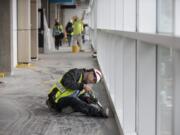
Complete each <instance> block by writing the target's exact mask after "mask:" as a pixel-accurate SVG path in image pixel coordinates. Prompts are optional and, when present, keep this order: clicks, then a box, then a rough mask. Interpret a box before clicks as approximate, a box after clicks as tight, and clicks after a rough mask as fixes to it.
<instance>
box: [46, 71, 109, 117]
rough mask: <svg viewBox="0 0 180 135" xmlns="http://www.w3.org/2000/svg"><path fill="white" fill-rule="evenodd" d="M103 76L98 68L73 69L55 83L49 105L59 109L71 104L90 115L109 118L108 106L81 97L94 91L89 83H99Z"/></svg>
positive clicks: (73, 107) (49, 96)
mask: <svg viewBox="0 0 180 135" xmlns="http://www.w3.org/2000/svg"><path fill="white" fill-rule="evenodd" d="M101 78H102V74H101V72H100V71H99V70H97V69H77V68H75V69H71V70H69V71H68V72H67V73H65V74H64V76H63V77H62V79H61V80H59V81H58V82H57V83H56V84H54V85H53V87H52V88H51V90H50V91H49V94H48V100H47V105H48V106H49V107H51V108H53V109H55V110H57V111H61V110H62V109H64V108H66V107H69V106H70V107H71V108H72V109H73V110H74V111H76V112H81V113H84V114H86V115H88V116H96V117H104V118H107V117H108V115H109V109H108V108H106V109H103V108H102V107H95V106H94V105H91V104H89V103H88V102H86V101H85V100H84V98H81V96H82V95H83V94H85V93H90V92H92V91H93V90H92V88H91V87H90V86H89V85H88V84H95V83H98V82H99V81H100V79H101Z"/></svg>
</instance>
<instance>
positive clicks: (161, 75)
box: [157, 47, 173, 135]
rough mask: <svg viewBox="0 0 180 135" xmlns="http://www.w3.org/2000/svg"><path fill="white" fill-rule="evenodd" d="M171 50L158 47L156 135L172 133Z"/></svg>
mask: <svg viewBox="0 0 180 135" xmlns="http://www.w3.org/2000/svg"><path fill="white" fill-rule="evenodd" d="M172 53H173V50H172V49H170V48H164V47H158V58H157V59H158V69H157V78H158V82H157V92H158V97H157V102H158V105H157V125H158V128H157V135H172V112H173V66H172V65H173V60H172V58H173V56H172Z"/></svg>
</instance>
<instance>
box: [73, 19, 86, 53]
mask: <svg viewBox="0 0 180 135" xmlns="http://www.w3.org/2000/svg"><path fill="white" fill-rule="evenodd" d="M73 19H74V20H73V45H78V46H79V47H80V51H82V52H83V51H84V50H83V49H82V45H83V43H82V32H83V22H82V20H81V19H79V18H78V17H77V16H74V17H73Z"/></svg>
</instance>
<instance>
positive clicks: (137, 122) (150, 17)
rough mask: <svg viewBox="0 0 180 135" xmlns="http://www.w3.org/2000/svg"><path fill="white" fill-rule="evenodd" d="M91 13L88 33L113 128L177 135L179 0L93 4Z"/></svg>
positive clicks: (100, 0) (129, 134) (141, 134)
mask: <svg viewBox="0 0 180 135" xmlns="http://www.w3.org/2000/svg"><path fill="white" fill-rule="evenodd" d="M91 9H92V10H91V12H90V14H89V15H90V17H89V18H90V20H89V22H91V24H90V27H91V30H92V33H91V34H92V35H94V31H96V32H97V35H96V43H97V44H96V46H97V59H98V62H99V66H100V68H101V71H102V73H103V76H104V80H105V85H106V87H107V93H108V95H109V99H110V101H111V104H112V107H113V108H114V109H113V110H114V114H115V117H116V120H117V124H118V125H119V129H121V130H122V131H123V133H124V135H179V134H180V128H178V125H179V124H180V116H179V114H180V106H179V102H180V101H179V99H180V98H179V97H180V91H179V89H180V83H179V78H180V70H179V69H180V61H179V59H180V37H179V35H180V34H179V33H180V29H179V28H180V23H179V22H180V18H179V15H178V12H179V11H180V0H112V1H108V0H97V1H96V2H94V4H93V7H91ZM94 10H96V11H97V12H94ZM95 15H97V17H96V18H95V17H94V16H95ZM94 24H97V27H94Z"/></svg>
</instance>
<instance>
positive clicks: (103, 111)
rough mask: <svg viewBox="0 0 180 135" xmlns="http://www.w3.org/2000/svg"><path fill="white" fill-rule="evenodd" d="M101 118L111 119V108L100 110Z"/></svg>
mask: <svg viewBox="0 0 180 135" xmlns="http://www.w3.org/2000/svg"><path fill="white" fill-rule="evenodd" d="M100 113H101V116H102V117H104V118H108V117H109V108H106V109H101V110H100Z"/></svg>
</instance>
